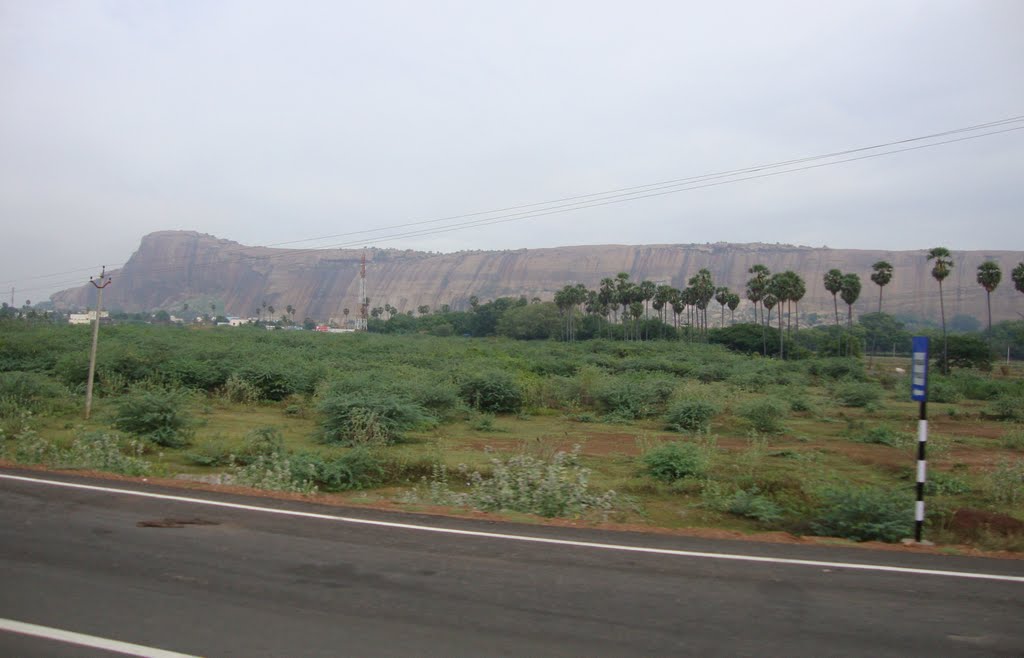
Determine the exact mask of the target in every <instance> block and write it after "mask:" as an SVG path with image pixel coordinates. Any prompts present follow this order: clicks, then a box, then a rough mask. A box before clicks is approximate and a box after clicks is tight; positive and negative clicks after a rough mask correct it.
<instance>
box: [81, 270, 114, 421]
mask: <svg viewBox="0 0 1024 658" xmlns="http://www.w3.org/2000/svg"><path fill="white" fill-rule="evenodd" d="M104 278H105V280H104ZM89 283H91V284H92V285H94V286H96V311H95V312H96V316H95V317H94V318H93V322H92V350H91V351H90V353H89V381H88V382H87V383H86V385H85V419H86V420H89V414H90V413H91V412H92V382H93V378H94V377H95V375H96V344H97V342H99V338H100V310H101V309H102V308H103V289H104V288H106V287H107V286H109V285H110V277H109V276H107V266H106V265H104V266H103V270H102V271H101V272H100V276H99V278H98V279H95V278H93V277H89Z"/></svg>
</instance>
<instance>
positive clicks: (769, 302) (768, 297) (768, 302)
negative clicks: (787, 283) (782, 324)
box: [761, 292, 779, 356]
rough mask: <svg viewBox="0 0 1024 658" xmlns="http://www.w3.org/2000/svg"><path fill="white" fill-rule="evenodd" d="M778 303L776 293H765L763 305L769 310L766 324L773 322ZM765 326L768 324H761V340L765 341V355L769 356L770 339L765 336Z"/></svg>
mask: <svg viewBox="0 0 1024 658" xmlns="http://www.w3.org/2000/svg"><path fill="white" fill-rule="evenodd" d="M778 303H779V300H778V298H777V297H776V296H775V295H773V294H772V293H770V292H769V293H767V294H765V296H764V299H762V300H761V306H763V307H764V308H766V309H767V310H768V319H767V322H766V324H771V322H772V309H773V308H775V305H776V304H778ZM765 326H766V325H761V341H762V342H763V343H764V355H765V356H768V339H767V337H766V336H765V333H764V328H765Z"/></svg>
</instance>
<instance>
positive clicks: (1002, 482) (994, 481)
mask: <svg viewBox="0 0 1024 658" xmlns="http://www.w3.org/2000/svg"><path fill="white" fill-rule="evenodd" d="M985 486H986V489H987V491H988V497H989V499H990V500H992V502H994V503H997V504H999V505H1005V506H1008V507H1010V506H1013V505H1016V504H1017V503H1019V502H1021V501H1024V459H1015V460H1012V461H1011V460H1009V459H1000V460H999V461H998V462H997V463H996V465H995V466H994V467H993V468H992V469H991V470H990V471H989V472H988V473H986V475H985Z"/></svg>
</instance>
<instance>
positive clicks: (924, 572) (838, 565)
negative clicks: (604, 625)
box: [0, 473, 1024, 583]
mask: <svg viewBox="0 0 1024 658" xmlns="http://www.w3.org/2000/svg"><path fill="white" fill-rule="evenodd" d="M0 479H5V480H16V481H19V482H30V483H33V484H44V485H50V486H54V487H67V488H69V489H84V490H86V491H102V492H104V493H113V494H122V495H125V496H138V497H140V498H155V499H157V500H171V501H175V502H180V503H193V504H196V505H209V506H211V507H226V508H229V509H239V510H246V511H249V512H263V513H265V514H280V515H282V516H296V517H300V518H305V519H319V520H322V521H334V522H338V523H351V524H358V525H369V526H377V527H383V528H396V529H400V530H415V531H418V532H434V533H438V534H446V535H461V536H464V537H483V538H486V539H505V540H509V541H521V542H531V543H535V544H555V545H559V546H576V547H580V548H596V549H601V550H609V551H623V552H631V553H648V554H654V555H673V556H676V557H694V558H707V559H713V560H735V561H739V562H763V563H769V564H795V565H800V566H806V567H825V568H829V569H857V570H860V571H882V572H889V573H907V574H917V575H921V576H948V577H951V578H974V579H978V580H998V581H1003V582H1011V583H1024V576H1009V575H1005V574H993V573H974V572H971V571H944V570H940V569H916V568H913V567H897V566H891V565H884V564H859V563H856V562H826V561H821V560H799V559H795V558H782V557H765V556H761V555H742V554H735V553H708V552H703V551H683V550H677V549H672V548H653V547H649V546H629V545H628V544H605V543H600V542H589V541H574V540H571V539H555V538H553V537H537V536H532V535H511V534H506V533H500V532H484V531H481V530H459V529H456V528H437V527H434V526H428V525H416V524H412V523H398V522H395V521H375V520H371V519H358V518H353V517H348V516H334V515H331V514H318V513H316V512H300V511H297V510H288V509H275V508H273V507H260V506H258V505H245V504H242V503H229V502H225V501H219V500H206V499H204V498H192V497H189V496H172V495H170V494H160V493H154V492H150V491H133V490H131V489H115V488H113V487H100V486H97V485H92V484H80V483H77V482H61V481H60V480H44V479H40V478H30V477H24V476H21V475H8V474H6V473H0Z"/></svg>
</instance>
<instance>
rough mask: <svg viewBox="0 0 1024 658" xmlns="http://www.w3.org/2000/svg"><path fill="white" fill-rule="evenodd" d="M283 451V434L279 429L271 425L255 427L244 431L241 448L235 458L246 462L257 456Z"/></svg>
mask: <svg viewBox="0 0 1024 658" xmlns="http://www.w3.org/2000/svg"><path fill="white" fill-rule="evenodd" d="M284 453H285V448H284V436H282V435H281V430H279V429H277V428H276V427H272V426H269V425H268V426H265V427H257V428H255V429H251V430H249V431H248V432H246V433H245V438H244V439H242V448H241V450H239V451H238V454H237V455H236V459H237V461H238V462H239V463H242V464H248V463H251V462H252V461H254V460H256V458H258V457H271V456H274V455H281V454H284Z"/></svg>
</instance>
